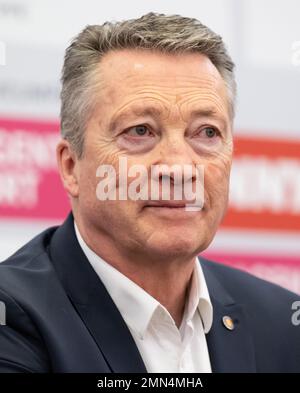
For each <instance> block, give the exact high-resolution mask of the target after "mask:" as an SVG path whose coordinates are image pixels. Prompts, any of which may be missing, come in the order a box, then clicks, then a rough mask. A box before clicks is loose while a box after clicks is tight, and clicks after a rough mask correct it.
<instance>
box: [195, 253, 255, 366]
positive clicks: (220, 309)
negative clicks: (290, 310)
mask: <svg viewBox="0 0 300 393" xmlns="http://www.w3.org/2000/svg"><path fill="white" fill-rule="evenodd" d="M200 262H201V266H202V268H203V273H204V276H205V279H206V283H207V287H208V291H209V294H210V298H211V301H212V305H213V313H214V315H213V325H212V327H211V330H210V331H209V333H208V334H207V335H206V340H207V345H208V351H209V355H210V361H211V367H212V372H218V373H230V372H232V373H237V372H256V362H255V353H254V345H253V341H252V335H251V331H250V330H249V327H248V322H247V314H246V311H245V308H244V306H243V305H241V304H237V303H236V302H235V301H234V299H232V297H231V296H230V295H229V293H228V292H227V291H226V290H225V289H224V288H223V286H222V285H221V283H220V281H219V280H218V278H217V277H216V274H215V273H214V272H213V269H212V266H211V264H210V262H209V261H205V260H203V259H202V258H201V259H200ZM224 316H229V317H230V318H231V319H232V320H233V323H234V329H233V330H229V329H228V328H226V326H225V324H224V323H223V317H224Z"/></svg>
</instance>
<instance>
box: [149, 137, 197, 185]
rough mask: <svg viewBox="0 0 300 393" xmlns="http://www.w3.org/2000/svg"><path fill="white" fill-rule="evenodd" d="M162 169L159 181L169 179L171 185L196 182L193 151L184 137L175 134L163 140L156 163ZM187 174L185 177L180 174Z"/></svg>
mask: <svg viewBox="0 0 300 393" xmlns="http://www.w3.org/2000/svg"><path fill="white" fill-rule="evenodd" d="M155 164H156V165H159V166H160V167H161V170H160V176H159V179H160V181H162V180H163V179H164V178H168V180H169V181H170V182H171V184H174V185H176V184H177V183H178V181H184V182H192V183H193V182H194V181H195V180H196V176H197V172H196V171H197V167H196V163H195V161H194V160H193V151H192V149H191V147H190V146H189V145H188V143H187V142H186V140H185V138H184V135H180V133H179V132H178V133H175V132H174V133H173V135H168V136H166V137H165V138H162V140H161V141H160V146H159V157H158V159H157V160H156V162H155ZM183 173H184V174H185V176H184V179H183V177H182V176H181V177H180V176H179V174H183Z"/></svg>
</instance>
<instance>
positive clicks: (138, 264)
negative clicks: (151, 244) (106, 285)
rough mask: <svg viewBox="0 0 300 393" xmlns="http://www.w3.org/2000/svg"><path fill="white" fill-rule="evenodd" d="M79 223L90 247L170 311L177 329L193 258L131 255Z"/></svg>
mask: <svg viewBox="0 0 300 393" xmlns="http://www.w3.org/2000/svg"><path fill="white" fill-rule="evenodd" d="M76 224H77V227H78V229H79V232H80V234H81V236H82V238H83V240H84V241H85V243H86V244H87V245H88V246H89V248H91V249H92V250H93V251H94V252H95V253H96V254H97V255H99V256H100V257H101V258H102V259H104V260H105V261H106V262H107V263H109V264H110V265H111V266H113V267H114V268H115V269H117V270H118V271H119V272H121V273H122V274H124V275H125V276H126V277H128V278H129V279H130V280H132V281H133V282H134V283H135V284H137V285H138V286H140V287H141V288H143V289H144V290H145V291H146V292H147V293H149V295H151V296H152V297H154V298H155V299H156V300H157V301H158V302H159V303H160V304H161V305H163V306H164V307H165V308H166V309H167V310H168V312H169V313H170V315H171V316H172V318H173V320H174V322H175V324H176V326H177V327H179V326H180V324H181V321H182V317H183V313H184V308H185V303H186V298H187V296H188V288H189V283H190V280H191V276H192V273H193V270H194V266H195V257H194V256H192V257H191V256H190V257H188V258H184V257H182V256H180V257H178V256H176V255H172V256H166V255H163V256H161V257H160V258H158V256H157V255H156V256H155V258H153V257H152V258H151V257H149V252H148V253H144V254H141V253H139V254H137V253H129V254H128V253H127V251H128V250H126V251H125V250H123V251H122V250H121V249H120V248H119V245H118V246H116V245H113V244H109V242H108V241H107V239H103V238H102V237H101V236H100V235H98V236H97V238H95V236H92V235H91V234H90V233H88V232H87V231H85V230H84V226H81V225H80V222H78V221H77V220H76ZM99 237H100V239H99ZM99 245H100V247H99Z"/></svg>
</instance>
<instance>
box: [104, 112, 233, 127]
mask: <svg viewBox="0 0 300 393" xmlns="http://www.w3.org/2000/svg"><path fill="white" fill-rule="evenodd" d="M161 114H162V110H161V109H160V108H158V107H155V106H148V107H142V108H141V107H132V108H130V109H128V110H126V111H123V112H122V113H120V114H119V115H118V116H116V117H114V118H113V119H112V120H111V121H110V123H109V130H110V131H112V130H114V129H115V128H116V127H117V126H118V124H119V123H120V122H121V121H122V120H123V119H126V118H127V117H128V116H130V115H135V116H152V117H154V118H155V117H156V118H157V117H159V116H161ZM189 115H190V116H191V117H192V118H196V117H213V118H215V119H216V120H219V121H221V122H222V124H223V125H224V126H225V125H226V121H225V119H224V117H223V116H220V114H219V113H218V112H217V111H216V110H215V109H214V108H211V107H207V108H202V109H195V110H193V111H191V112H190V113H189Z"/></svg>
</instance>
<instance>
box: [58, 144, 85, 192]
mask: <svg viewBox="0 0 300 393" xmlns="http://www.w3.org/2000/svg"><path fill="white" fill-rule="evenodd" d="M56 159H57V165H58V170H59V173H60V177H61V180H62V182H63V185H64V188H65V189H66V191H67V192H68V193H69V195H70V196H72V197H73V198H77V197H78V195H79V187H78V176H79V173H78V168H77V167H78V165H77V162H78V158H77V156H76V154H75V152H74V151H73V149H72V148H71V145H70V143H69V142H68V141H66V140H65V139H61V140H60V141H59V143H58V144H57V147H56Z"/></svg>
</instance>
